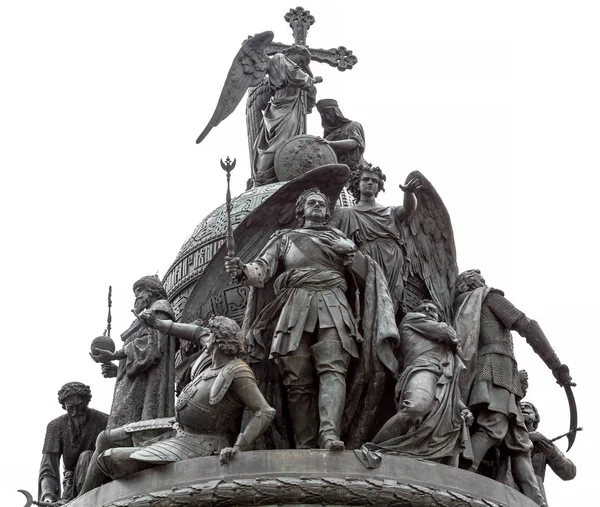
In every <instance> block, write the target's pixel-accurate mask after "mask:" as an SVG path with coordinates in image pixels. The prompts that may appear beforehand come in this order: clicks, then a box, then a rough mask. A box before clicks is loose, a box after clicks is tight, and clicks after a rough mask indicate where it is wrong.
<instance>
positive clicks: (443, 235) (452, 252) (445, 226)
mask: <svg viewBox="0 0 600 507" xmlns="http://www.w3.org/2000/svg"><path fill="white" fill-rule="evenodd" d="M414 178H418V179H419V180H421V188H419V189H417V191H416V192H415V195H416V196H417V209H416V210H415V212H414V213H413V214H412V215H411V216H410V217H409V218H408V219H407V220H405V221H404V222H403V224H402V230H403V235H404V240H405V242H406V257H407V261H408V262H406V266H407V267H406V269H407V273H406V274H407V275H408V277H409V279H410V277H411V276H412V277H415V278H417V279H420V280H421V281H422V282H423V283H424V284H425V286H426V288H427V290H428V291H429V294H430V295H431V298H432V299H433V300H434V301H435V302H436V303H437V304H438V305H439V306H440V308H441V309H442V310H443V312H444V319H445V320H446V322H449V323H451V322H452V300H453V288H454V282H455V280H456V277H457V275H458V265H457V263H456V246H455V244H454V233H453V231H452V222H451V221H450V215H449V214H448V210H447V209H446V206H445V205H444V202H443V201H442V199H441V197H440V196H439V194H438V193H437V191H436V190H435V188H434V187H433V185H432V184H431V182H430V181H429V180H428V179H427V178H426V177H425V176H423V174H421V173H420V172H419V171H413V172H411V173H410V174H409V175H408V176H407V178H406V182H407V183H408V182H409V181H410V180H411V179H414ZM410 310H413V308H410Z"/></svg>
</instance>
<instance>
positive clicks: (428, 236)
mask: <svg viewBox="0 0 600 507" xmlns="http://www.w3.org/2000/svg"><path fill="white" fill-rule="evenodd" d="M385 180H386V177H385V174H384V173H383V172H382V170H381V169H380V168H379V167H374V166H373V165H372V164H368V163H363V164H360V165H359V166H358V167H357V168H356V169H355V170H353V171H352V175H351V176H350V183H349V187H348V190H349V192H350V193H351V194H352V195H353V196H354V198H355V200H356V204H355V205H354V206H352V207H349V208H344V207H342V208H338V209H337V210H336V211H335V212H334V214H333V216H332V217H331V221H330V225H331V226H332V227H336V228H338V229H340V230H341V231H343V232H344V233H345V234H346V235H347V236H348V237H349V238H351V239H352V240H353V241H354V242H355V243H356V245H357V246H358V249H359V250H360V251H361V252H362V253H365V254H368V255H369V256H370V257H372V258H373V259H374V260H375V261H376V262H377V263H378V264H379V265H380V266H381V268H382V269H383V272H384V273H385V276H386V280H387V282H388V286H389V289H390V294H391V296H392V300H393V302H394V307H395V310H396V312H397V319H398V322H400V320H401V319H402V317H403V316H404V315H405V314H406V313H407V312H412V311H415V308H416V306H417V304H418V303H419V302H420V301H421V300H422V299H432V300H433V301H435V303H436V304H437V305H438V307H439V308H440V312H441V317H442V319H441V320H442V321H445V322H451V314H452V296H451V288H452V287H453V286H454V281H455V279H456V276H457V274H458V266H457V264H456V249H455V245H454V235H453V232H452V224H451V222H450V216H449V214H448V211H447V210H446V207H445V206H444V203H443V202H442V200H441V198H440V196H439V195H438V193H437V192H436V190H435V189H434V188H433V185H432V184H431V183H430V182H429V180H428V179H427V178H425V176H423V175H422V174H421V173H420V172H418V171H413V172H411V173H410V174H409V175H408V177H407V178H406V183H405V184H404V185H400V190H402V192H403V203H402V206H383V205H381V204H379V203H378V202H377V201H376V200H375V198H376V197H377V195H378V194H379V192H382V191H385V189H384V182H385Z"/></svg>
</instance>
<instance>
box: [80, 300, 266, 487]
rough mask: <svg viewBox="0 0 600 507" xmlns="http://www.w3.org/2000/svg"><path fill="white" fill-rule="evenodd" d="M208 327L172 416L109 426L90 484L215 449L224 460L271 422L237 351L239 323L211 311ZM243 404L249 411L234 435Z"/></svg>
mask: <svg viewBox="0 0 600 507" xmlns="http://www.w3.org/2000/svg"><path fill="white" fill-rule="evenodd" d="M139 318H140V320H141V321H143V322H144V323H145V325H146V326H148V327H149V328H152V329H156V330H158V331H160V332H161V333H165V334H169V335H171V336H173V337H178V338H181V339H184V340H188V341H192V342H200V341H201V340H202V339H203V338H204V331H205V328H203V327H201V326H196V325H194V324H176V323H173V321H171V320H164V319H159V318H157V315H156V313H155V312H154V311H153V310H152V309H148V310H146V311H144V312H143V313H141V314H140V315H139ZM209 329H210V336H209V337H208V339H207V340H206V349H205V350H204V352H203V353H202V355H201V356H200V357H199V358H198V359H197V360H196V361H195V362H194V363H193V365H192V367H191V382H190V383H189V384H188V385H187V386H185V388H184V389H183V391H182V392H181V395H180V396H179V399H178V402H177V406H176V416H175V419H172V418H163V419H155V420H150V421H139V422H136V423H132V424H128V425H125V426H123V427H121V428H117V429H114V430H112V432H111V435H110V436H111V437H112V438H111V445H110V447H105V448H104V449H103V452H102V453H101V454H99V456H98V459H97V460H96V461H95V462H93V463H92V464H91V465H90V470H89V471H88V478H89V479H90V480H89V489H93V488H94V487H96V486H99V485H100V484H102V483H103V482H105V481H106V480H107V478H109V477H110V478H112V479H118V478H121V477H124V476H125V475H129V474H132V473H135V472H139V471H140V470H143V469H145V468H148V467H151V466H155V465H162V464H166V463H172V462H176V461H182V460H186V459H191V458H196V457H200V456H210V455H214V454H217V455H220V459H221V463H222V464H224V463H227V462H229V461H230V460H231V459H232V458H233V457H234V456H235V454H237V453H238V452H240V451H245V450H249V449H250V448H251V446H252V444H253V443H254V441H255V440H256V439H257V438H258V437H259V436H260V435H261V434H262V433H263V432H264V430H265V429H266V428H267V427H268V426H269V424H270V423H271V421H272V420H273V417H274V415H275V410H274V409H273V408H271V407H270V406H269V405H268V403H267V402H266V401H265V399H264V397H263V396H262V394H261V392H260V390H259V389H258V386H257V384H256V380H255V378H254V375H253V373H252V371H251V370H250V368H249V367H248V365H247V364H246V363H245V362H244V361H242V360H241V359H240V358H239V357H238V356H240V355H241V354H242V353H243V337H242V334H241V331H240V328H239V326H238V325H237V324H236V323H235V321H233V320H231V319H229V318H227V317H214V318H213V319H211V321H210V322H209ZM244 408H248V409H249V410H250V412H251V413H252V417H251V419H250V420H249V421H248V423H247V424H246V426H245V428H244V430H243V431H242V432H240V433H239V434H238V435H237V439H235V441H234V438H235V435H236V433H237V424H238V422H239V419H240V418H241V415H242V411H243V410H244ZM173 433H174V436H171V435H172V434H173ZM168 437H170V438H168ZM86 485H88V479H87V478H86ZM86 491H88V489H86Z"/></svg>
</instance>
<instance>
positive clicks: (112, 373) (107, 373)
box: [100, 363, 117, 378]
mask: <svg viewBox="0 0 600 507" xmlns="http://www.w3.org/2000/svg"><path fill="white" fill-rule="evenodd" d="M100 369H101V370H102V376H103V377H104V378H114V377H116V376H117V365H116V364H113V363H104V364H103V365H102V366H101V367H100Z"/></svg>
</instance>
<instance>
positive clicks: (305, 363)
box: [275, 355, 319, 449]
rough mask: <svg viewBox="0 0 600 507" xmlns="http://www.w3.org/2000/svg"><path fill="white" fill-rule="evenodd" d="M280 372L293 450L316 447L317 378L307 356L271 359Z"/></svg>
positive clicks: (317, 420)
mask: <svg viewBox="0 0 600 507" xmlns="http://www.w3.org/2000/svg"><path fill="white" fill-rule="evenodd" d="M275 364H277V366H278V367H279V370H280V372H281V378H282V383H283V385H284V386H285V389H286V393H287V401H288V412H289V414H290V419H291V420H292V429H293V431H294V442H295V444H296V449H314V448H316V447H317V432H318V429H319V419H318V418H319V415H318V413H317V379H316V377H315V367H314V366H313V363H312V360H311V357H310V356H308V355H306V356H284V357H278V358H276V359H275Z"/></svg>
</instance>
